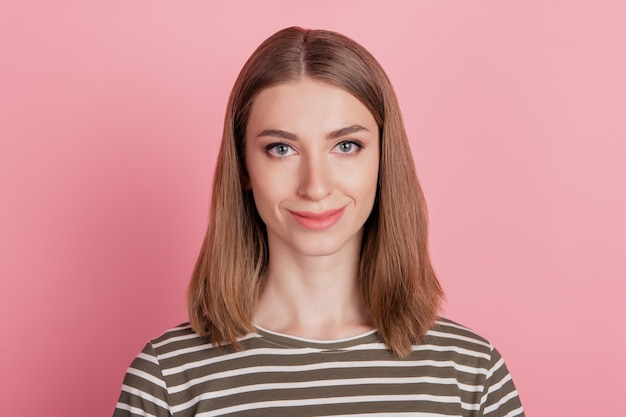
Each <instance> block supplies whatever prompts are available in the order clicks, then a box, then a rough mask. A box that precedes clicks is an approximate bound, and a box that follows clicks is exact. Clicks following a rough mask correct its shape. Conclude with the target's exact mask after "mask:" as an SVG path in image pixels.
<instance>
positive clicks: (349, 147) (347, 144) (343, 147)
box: [334, 140, 363, 154]
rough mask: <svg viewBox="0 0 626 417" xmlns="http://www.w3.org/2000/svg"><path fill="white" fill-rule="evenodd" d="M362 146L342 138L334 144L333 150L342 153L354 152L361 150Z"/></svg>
mask: <svg viewBox="0 0 626 417" xmlns="http://www.w3.org/2000/svg"><path fill="white" fill-rule="evenodd" d="M361 148H363V146H362V145H361V144H360V143H358V142H356V141H353V140H344V141H342V142H339V143H338V144H337V145H335V147H334V150H336V151H337V152H338V153H342V154H354V153H357V152H358V151H360V150H361Z"/></svg>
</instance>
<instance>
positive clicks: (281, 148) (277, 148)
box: [265, 143, 295, 157]
mask: <svg viewBox="0 0 626 417" xmlns="http://www.w3.org/2000/svg"><path fill="white" fill-rule="evenodd" d="M265 150H266V151H267V153H268V154H270V155H271V156H275V157H282V156H290V155H293V153H294V152H295V151H294V149H293V148H292V147H291V146H289V145H287V144H286V143H272V144H270V145H267V146H266V147H265Z"/></svg>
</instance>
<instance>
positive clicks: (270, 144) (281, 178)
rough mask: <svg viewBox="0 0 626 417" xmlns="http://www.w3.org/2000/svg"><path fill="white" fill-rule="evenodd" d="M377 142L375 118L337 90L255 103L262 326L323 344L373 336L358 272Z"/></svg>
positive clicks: (307, 82) (253, 157) (284, 90)
mask: <svg viewBox="0 0 626 417" xmlns="http://www.w3.org/2000/svg"><path fill="white" fill-rule="evenodd" d="M379 142H380V138H379V134H378V126H377V124H376V121H375V120H374V117H373V116H372V114H371V113H370V112H369V110H367V108H366V107H365V106H364V105H363V104H362V103H361V102H360V101H359V100H358V99H357V98H356V97H354V96H352V95H351V94H350V93H348V92H346V91H345V90H343V89H341V88H339V87H336V86H333V85H331V84H328V83H324V82H321V81H316V80H312V79H310V78H306V77H305V78H302V79H301V80H298V81H292V82H286V83H281V84H278V85H275V86H272V87H269V88H267V89H265V90H263V91H262V92H261V93H260V94H259V95H258V97H257V98H256V99H255V101H254V103H253V106H252V110H251V113H250V117H249V120H248V125H247V129H246V168H247V170H248V175H249V185H250V187H251V189H252V192H253V195H254V200H255V204H256V207H257V210H258V212H259V214H260V216H261V218H262V219H263V221H264V222H265V225H266V226H267V234H268V244H269V262H268V267H267V272H266V276H265V277H264V285H263V288H262V289H261V294H260V297H259V301H258V305H257V309H256V312H255V317H254V322H255V324H256V325H258V326H261V327H263V328H266V329H269V330H272V331H276V332H280V333H284V334H289V335H293V336H299V337H305V338H310V339H317V340H332V339H341V338H345V337H350V336H354V335H357V334H360V333H362V332H364V331H367V330H370V329H371V328H372V326H371V323H370V320H369V317H368V315H367V312H366V309H365V308H364V306H363V302H362V300H361V296H360V293H359V290H358V286H357V274H358V265H359V253H360V247H361V240H362V235H363V224H364V223H365V221H366V220H367V218H368V216H369V214H370V213H371V210H372V207H373V204H374V199H375V196H376V187H377V178H378V165H379V159H380V155H379V148H380V144H379Z"/></svg>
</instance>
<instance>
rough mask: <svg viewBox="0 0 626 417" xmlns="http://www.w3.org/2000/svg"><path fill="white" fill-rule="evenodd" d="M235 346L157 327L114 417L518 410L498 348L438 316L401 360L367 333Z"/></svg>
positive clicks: (260, 339)
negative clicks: (156, 335)
mask: <svg viewBox="0 0 626 417" xmlns="http://www.w3.org/2000/svg"><path fill="white" fill-rule="evenodd" d="M241 346H242V347H243V349H242V350H240V351H237V350H235V349H233V348H232V346H224V347H221V348H218V347H214V346H212V345H211V343H210V342H209V341H208V340H207V339H206V338H203V337H200V336H198V335H197V334H196V333H195V332H194V331H193V330H191V328H190V327H189V325H186V324H185V325H181V326H179V327H176V328H174V329H172V330H170V331H168V332H166V333H165V334H164V335H163V336H161V337H159V338H157V339H155V340H153V341H151V342H150V343H148V344H147V345H146V347H145V348H144V350H143V351H142V352H141V353H140V354H139V355H138V356H137V358H136V359H135V360H134V361H133V363H132V365H131V366H130V368H129V369H128V372H127V374H126V377H125V379H124V384H123V386H122V393H121V395H120V398H119V402H118V403H117V408H116V410H115V414H114V417H127V416H155V417H166V416H167V417H169V416H174V417H190V416H203V417H209V416H237V417H250V416H255V417H264V416H271V417H281V416H285V417H288V416H294V417H295V416H298V417H303V416H424V417H425V416H429V417H437V416H489V417H492V416H493V417H495V416H499V417H503V416H507V417H513V416H523V415H524V411H523V410H522V406H521V403H520V400H519V397H518V395H517V391H516V389H515V386H514V384H513V381H512V379H511V376H510V375H509V372H508V370H507V368H506V366H505V364H504V362H503V360H502V357H501V356H500V354H499V353H498V351H497V350H495V348H494V347H493V346H492V345H491V344H489V343H488V342H487V341H486V340H484V339H483V338H481V337H479V336H477V335H476V334H475V333H473V332H472V331H470V330H468V329H467V328H465V327H462V326H459V325H458V324H455V323H453V322H451V321H448V320H445V319H440V320H439V321H437V324H436V326H435V327H433V329H431V330H430V331H428V333H427V334H426V336H425V338H424V340H423V342H422V343H421V344H419V345H416V346H414V347H413V352H412V353H411V354H410V355H409V356H407V357H406V358H403V359H399V358H397V357H395V356H394V355H393V354H392V353H391V352H390V351H389V350H388V349H387V347H386V346H385V345H384V344H383V343H381V341H380V339H379V337H378V334H377V332H376V331H371V332H368V333H365V334H362V335H360V336H357V337H352V338H349V339H343V340H335V341H332V342H326V341H315V340H308V339H302V338H296V337H292V336H287V335H282V334H277V333H273V332H270V331H268V330H264V329H261V328H257V329H256V332H254V333H251V334H249V335H247V336H246V337H243V338H242V339H241Z"/></svg>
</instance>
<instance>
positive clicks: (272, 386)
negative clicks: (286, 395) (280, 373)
mask: <svg viewBox="0 0 626 417" xmlns="http://www.w3.org/2000/svg"><path fill="white" fill-rule="evenodd" d="M456 383H457V381H456V379H455V378H437V377H405V378H402V377H398V378H349V379H326V380H316V381H304V382H281V383H268V384H256V385H247V386H241V387H237V388H230V389H225V390H221V391H212V392H205V393H203V394H201V395H198V396H196V397H194V398H192V399H191V400H189V401H187V402H185V403H183V404H179V405H177V406H174V407H172V412H174V413H178V412H181V411H183V410H185V409H187V408H189V407H192V406H194V405H195V404H197V403H198V402H200V401H204V400H211V399H215V398H220V397H227V396H229V395H236V394H243V393H250V392H257V391H265V390H268V391H269V390H290V389H302V388H319V387H348V386H358V385H374V384H438V385H456ZM472 388H474V387H472ZM472 391H473V390H472ZM459 402H460V400H459ZM463 408H465V409H467V410H472V409H475V410H477V409H479V408H480V406H476V407H475V406H473V405H468V404H465V406H464V407H463Z"/></svg>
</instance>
